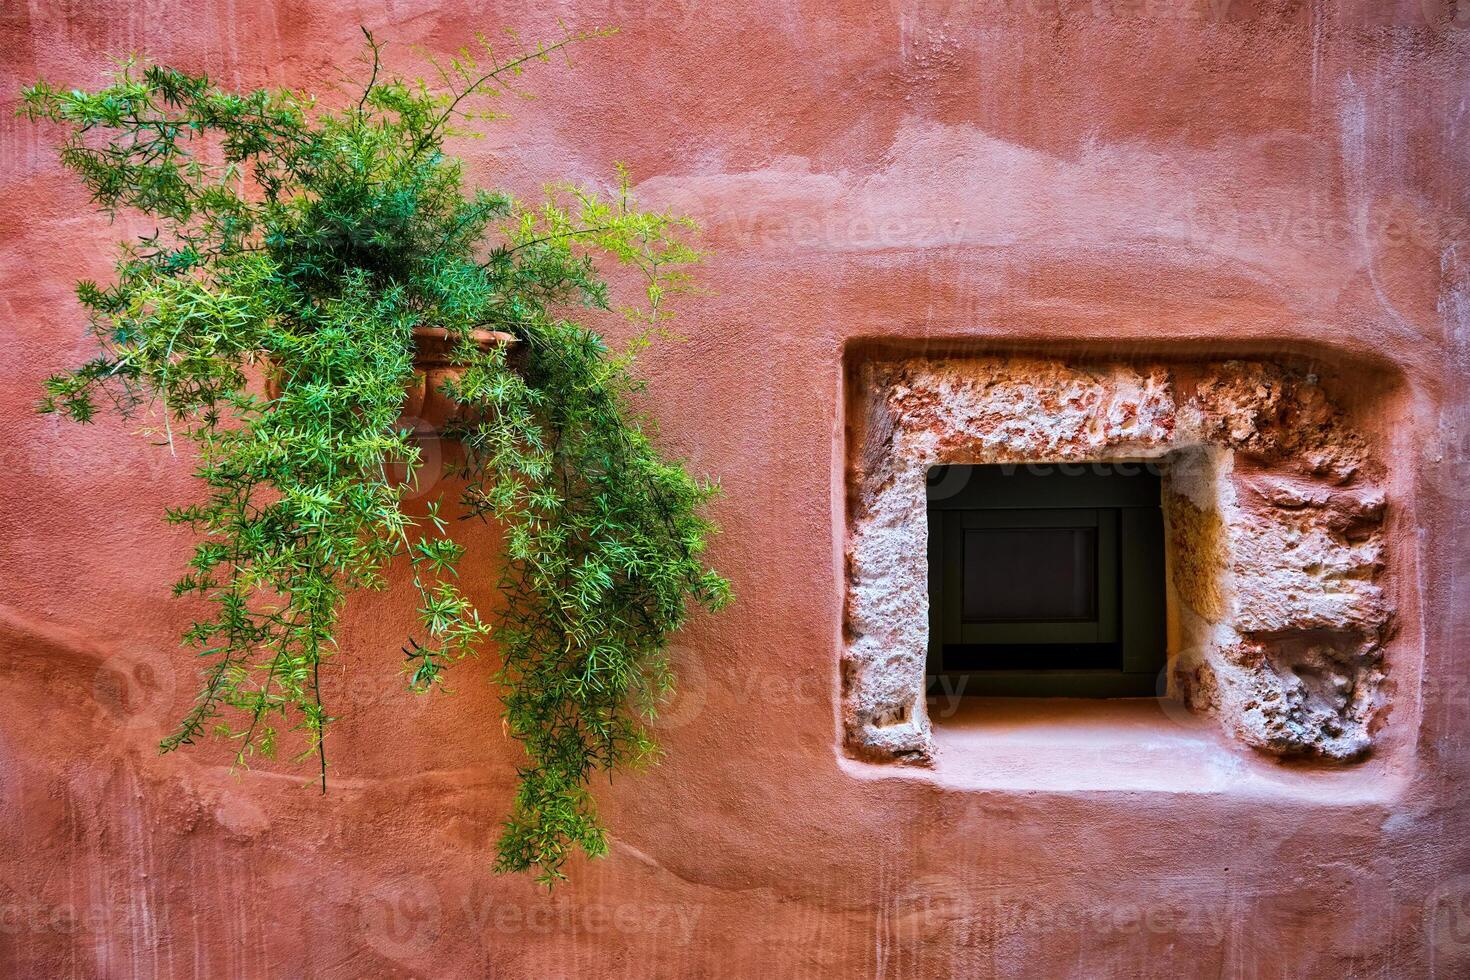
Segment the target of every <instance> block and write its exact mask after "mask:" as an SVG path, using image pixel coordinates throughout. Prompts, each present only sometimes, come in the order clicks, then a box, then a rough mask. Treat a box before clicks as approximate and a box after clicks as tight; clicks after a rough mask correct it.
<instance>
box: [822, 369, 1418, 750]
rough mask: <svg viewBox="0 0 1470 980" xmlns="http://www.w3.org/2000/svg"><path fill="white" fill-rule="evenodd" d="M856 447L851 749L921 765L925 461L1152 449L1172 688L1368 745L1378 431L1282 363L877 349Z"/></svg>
mask: <svg viewBox="0 0 1470 980" xmlns="http://www.w3.org/2000/svg"><path fill="white" fill-rule="evenodd" d="M856 380H857V382H858V383H859V384H860V385H861V387H860V388H859V392H860V393H861V394H860V396H859V398H858V399H857V401H858V403H859V405H860V408H859V410H858V411H857V417H856V418H855V419H854V431H853V433H852V435H853V445H854V446H855V447H856V449H855V451H854V452H853V453H852V458H851V459H850V466H851V469H852V471H851V473H850V484H849V485H850V490H851V499H850V500H849V510H850V534H849V541H848V549H847V566H848V592H847V606H846V650H845V654H844V658H843V664H842V677H843V719H844V724H845V728H846V737H847V744H848V747H849V749H850V750H851V751H853V752H854V753H855V754H857V755H860V756H863V757H867V758H873V759H879V760H901V761H909V762H920V763H923V762H926V761H928V760H929V758H930V754H931V743H930V728H929V720H928V717H927V714H926V712H925V706H924V698H923V684H924V681H923V675H924V664H925V655H926V647H927V642H928V582H927V568H926V561H925V557H924V556H925V542H926V540H927V534H928V529H927V520H926V514H925V477H926V474H927V471H928V469H929V468H930V467H931V466H934V465H939V464H966V463H1004V462H1086V461H1100V460H1125V459H1143V458H1148V459H1158V460H1159V461H1160V463H1161V465H1162V466H1163V467H1164V472H1165V500H1164V510H1165V519H1166V526H1167V528H1168V540H1169V566H1170V580H1171V591H1172V596H1171V606H1172V608H1173V618H1174V621H1175V625H1174V628H1173V629H1172V630H1171V640H1172V642H1171V650H1170V666H1169V675H1170V676H1169V678H1168V686H1169V690H1170V692H1171V693H1172V694H1173V695H1175V696H1178V697H1180V698H1181V699H1182V700H1183V701H1184V703H1186V704H1188V705H1189V706H1190V707H1191V708H1193V709H1194V710H1197V711H1201V712H1207V713H1210V714H1213V715H1215V716H1216V717H1217V718H1218V719H1219V720H1220V722H1221V724H1222V725H1223V726H1225V728H1226V729H1227V730H1228V731H1230V732H1232V733H1233V734H1234V735H1235V736H1236V737H1237V738H1239V739H1240V740H1241V741H1242V742H1244V743H1245V744H1248V745H1251V746H1253V747H1255V748H1257V749H1260V750H1262V751H1265V752H1269V753H1273V754H1279V755H1302V754H1305V755H1314V756H1318V757H1323V758H1328V759H1335V760H1344V759H1351V758H1354V757H1356V756H1359V755H1361V754H1362V753H1364V752H1365V751H1366V750H1367V749H1368V748H1369V747H1370V744H1371V739H1372V731H1373V720H1374V717H1375V713H1376V712H1377V710H1378V708H1379V707H1380V702H1381V692H1382V688H1383V684H1382V682H1383V676H1384V675H1383V670H1382V666H1381V649H1382V645H1383V642H1384V640H1385V638H1386V635H1387V632H1388V629H1389V626H1390V623H1391V619H1392V615H1391V609H1390V608H1389V605H1388V603H1387V601H1386V599H1385V597H1384V592H1383V590H1382V588H1381V587H1380V585H1379V583H1378V582H1377V581H1376V579H1377V578H1378V576H1379V573H1380V571H1381V569H1382V564H1383V561H1382V524H1383V516H1384V509H1385V502H1384V498H1383V495H1382V493H1381V492H1380V491H1379V490H1378V489H1377V488H1376V486H1375V484H1376V482H1377V481H1378V480H1379V479H1380V478H1381V473H1378V472H1377V471H1376V468H1375V465H1374V464H1373V462H1372V461H1371V459H1370V457H1369V453H1368V451H1367V448H1366V443H1365V440H1364V439H1363V438H1362V437H1361V435H1359V434H1358V433H1356V432H1354V431H1352V430H1351V429H1350V428H1348V427H1347V425H1346V424H1345V423H1344V420H1343V417H1342V414H1341V412H1340V411H1339V410H1338V409H1337V408H1336V407H1335V406H1333V405H1332V404H1331V402H1330V401H1329V400H1328V398H1327V396H1326V394H1325V393H1324V392H1323V390H1322V388H1321V387H1320V386H1319V385H1318V384H1317V383H1316V380H1315V379H1314V378H1312V377H1311V376H1308V375H1303V374H1300V373H1297V372H1294V371H1292V370H1289V369H1287V368H1284V367H1281V366H1279V365H1275V364H1269V363H1261V362H1241V361H1230V362H1223V363H1215V364H1203V365H1202V364H1194V365H1189V366H1187V367H1182V366H1176V365H1163V364H1158V365H1142V366H1140V365H1128V364H1116V363H1115V364H1106V363H1100V364H1086V365H1081V364H1065V363H1062V362H1059V361H1052V360H1044V359H1035V358H953V359H943V360H930V359H913V360H904V361H881V362H869V363H866V364H863V365H862V366H861V367H860V368H859V376H858V378H857V379H856Z"/></svg>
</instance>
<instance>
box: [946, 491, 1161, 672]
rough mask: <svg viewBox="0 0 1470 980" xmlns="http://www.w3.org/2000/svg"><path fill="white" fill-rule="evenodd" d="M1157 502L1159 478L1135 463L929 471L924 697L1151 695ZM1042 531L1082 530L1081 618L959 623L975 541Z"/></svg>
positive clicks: (1155, 657)
mask: <svg viewBox="0 0 1470 980" xmlns="http://www.w3.org/2000/svg"><path fill="white" fill-rule="evenodd" d="M957 471H958V472H957ZM956 488H957V489H956ZM1159 499H1160V479H1159V475H1158V473H1157V471H1156V470H1153V469H1152V468H1150V467H1146V466H1145V464H1142V463H1134V464H1129V463H1122V464H1107V465H1106V466H1104V467H1098V468H1095V469H1093V468H1089V467H1086V466H1081V465H1074V466H1070V467H1068V466H1012V465H991V466H968V467H963V468H960V467H935V468H934V470H932V471H931V473H930V480H929V502H928V517H929V583H930V588H929V663H928V674H929V685H930V690H931V692H932V693H961V694H966V695H982V696H1001V697H1094V698H1111V697H1154V696H1156V694H1157V684H1158V677H1159V674H1160V672H1161V671H1162V670H1163V667H1164V664H1165V659H1166V652H1165V635H1164V536H1163V518H1162V512H1161V509H1160V506H1159ZM1041 528H1072V529H1079V530H1085V531H1086V532H1088V534H1089V536H1090V539H1091V540H1093V541H1095V547H1094V548H1093V551H1092V554H1094V555H1095V559H1096V571H1095V582H1096V586H1097V588H1096V592H1095V595H1094V597H1093V607H1092V611H1091V612H1090V613H1089V614H1088V615H1086V616H1080V617H1079V616H1073V617H1067V618H1051V619H1040V618H1032V619H1028V618H1025V617H1020V618H1016V619H1007V618H1005V617H990V618H988V619H985V620H984V621H975V620H973V619H967V618H966V617H965V615H964V609H963V602H962V592H963V589H962V584H963V575H964V564H963V563H964V558H965V547H966V544H967V543H971V542H975V543H978V542H981V541H983V540H984V535H983V532H984V531H987V530H995V529H1017V530H1020V529H1041ZM967 533H970V534H971V535H972V536H971V537H969V538H967V536H966V535H967ZM993 538H994V536H992V539H993ZM1005 557H1006V556H1004V555H996V556H995V560H996V561H1004V560H1005Z"/></svg>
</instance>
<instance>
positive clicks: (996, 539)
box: [963, 527, 1097, 623]
mask: <svg viewBox="0 0 1470 980" xmlns="http://www.w3.org/2000/svg"><path fill="white" fill-rule="evenodd" d="M964 559H965V561H964V570H965V571H964V612H963V615H964V618H965V619H966V620H967V621H969V622H982V623H983V622H991V623H995V622H1015V621H1017V620H1089V619H1093V618H1095V617H1096V615H1097V529H1096V528H1092V527H1029V528H1026V527H1016V528H983V529H971V530H967V531H965V554H964Z"/></svg>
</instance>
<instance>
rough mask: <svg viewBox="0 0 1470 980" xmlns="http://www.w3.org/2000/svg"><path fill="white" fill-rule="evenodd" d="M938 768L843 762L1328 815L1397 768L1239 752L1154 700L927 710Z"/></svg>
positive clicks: (982, 787)
mask: <svg viewBox="0 0 1470 980" xmlns="http://www.w3.org/2000/svg"><path fill="white" fill-rule="evenodd" d="M928 708H929V716H930V718H931V719H932V720H933V721H934V727H933V739H934V762H933V765H932V766H929V767H917V766H906V767H893V766H886V765H874V764H870V763H863V762H857V761H853V760H847V761H848V762H849V763H850V765H849V766H848V768H849V770H850V771H854V774H860V775H862V776H864V777H866V778H889V777H897V778H905V779H918V780H923V781H928V782H934V783H937V784H939V785H941V786H943V787H945V788H949V789H955V790H962V791H987V792H1007V791H1014V792H1041V793H1168V794H1171V795H1179V794H1232V795H1244V796H1255V795H1259V796H1267V797H1270V796H1278V797H1289V798H1293V799H1299V800H1302V799H1305V800H1315V801H1318V802H1321V803H1323V804H1328V805H1341V804H1354V803H1360V802H1372V801H1381V800H1384V799H1387V798H1390V797H1391V796H1393V795H1394V794H1395V793H1396V791H1397V788H1398V785H1399V783H1400V782H1401V780H1400V779H1398V778H1396V775H1397V772H1396V768H1391V767H1390V766H1389V765H1388V763H1387V762H1386V761H1385V760H1384V759H1381V758H1374V757H1370V758H1369V759H1367V760H1365V761H1363V762H1361V763H1357V764H1355V765H1346V766H1342V765H1332V764H1324V763H1320V762H1290V761H1278V760H1274V759H1271V758H1268V757H1265V756H1261V755H1260V754H1258V753H1256V752H1253V751H1252V750H1250V749H1246V748H1244V747H1243V746H1239V745H1237V744H1235V743H1234V742H1233V741H1232V740H1230V739H1229V737H1228V736H1226V735H1225V734H1224V733H1222V732H1221V731H1220V730H1219V727H1218V724H1217V722H1215V721H1214V720H1213V719H1210V718H1204V717H1200V716H1196V715H1194V714H1191V713H1190V712H1189V711H1187V710H1186V709H1185V708H1183V707H1182V706H1180V705H1178V704H1177V703H1176V702H1168V701H1159V700H1157V699H1154V698H1127V699H1116V700H1099V699H1091V698H979V697H969V698H961V699H959V701H958V704H954V703H952V702H949V701H946V700H945V699H944V698H942V697H936V698H931V699H930V700H929V702H928Z"/></svg>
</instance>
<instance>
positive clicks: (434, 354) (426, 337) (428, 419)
mask: <svg viewBox="0 0 1470 980" xmlns="http://www.w3.org/2000/svg"><path fill="white" fill-rule="evenodd" d="M470 339H471V340H472V341H474V342H475V343H476V344H477V345H478V346H479V347H480V349H481V350H488V349H489V348H491V347H494V346H496V345H498V344H499V345H508V344H514V343H515V342H516V338H515V337H514V336H512V335H511V334H508V333H502V332H500V331H498V330H472V331H470ZM413 340H414V355H413V380H412V381H410V382H409V384H408V397H407V398H406V399H405V400H404V403H403V417H404V418H405V419H413V420H415V426H414V427H415V429H416V430H423V429H431V430H433V431H436V432H437V431H438V430H440V429H442V428H444V426H445V424H446V423H448V422H449V421H450V420H452V419H454V418H455V417H456V416H457V415H458V413H459V408H460V406H459V405H458V404H457V403H456V402H454V401H453V400H451V399H450V398H449V396H447V395H445V394H444V391H443V385H444V382H445V381H453V380H456V379H458V378H459V377H460V375H462V374H464V368H461V367H456V366H455V365H454V363H453V362H452V361H451V360H450V355H451V354H452V353H453V351H454V346H455V341H454V340H453V339H452V338H451V337H450V336H449V332H448V331H447V330H444V329H443V328H442V327H414V328H413Z"/></svg>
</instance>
